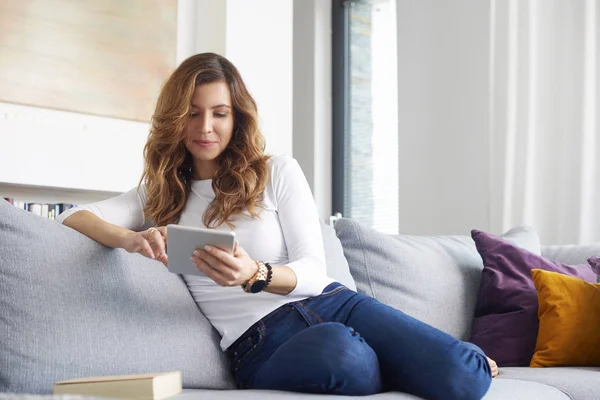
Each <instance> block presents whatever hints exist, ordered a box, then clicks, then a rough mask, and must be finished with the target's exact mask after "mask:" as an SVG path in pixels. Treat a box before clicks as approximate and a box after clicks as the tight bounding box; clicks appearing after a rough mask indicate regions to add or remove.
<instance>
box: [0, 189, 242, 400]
mask: <svg viewBox="0 0 600 400" xmlns="http://www.w3.org/2000/svg"><path fill="white" fill-rule="evenodd" d="M0 309H1V310H2V318H0V338H1V340H0V392H17V393H18V392H21V393H33V394H44V393H50V392H51V390H52V383H53V382H54V381H57V380H64V379H70V378H76V377H84V376H97V375H120V374H134V373H142V372H161V371H173V370H180V371H181V372H182V376H183V385H184V386H185V387H191V388H214V389H227V388H232V387H234V383H233V380H232V378H231V376H230V373H229V371H228V365H227V361H226V358H225V355H224V354H223V353H222V352H221V350H220V348H219V339H220V338H219V335H218V333H217V332H216V331H215V330H214V329H213V328H212V326H211V325H210V323H209V322H208V321H207V320H206V318H205V317H204V316H203V315H202V314H201V313H200V311H199V309H198V307H197V305H196V303H195V302H194V301H193V299H192V297H191V296H190V294H189V292H188V290H187V287H186V285H185V283H184V282H183V280H182V279H181V278H180V276H178V275H174V274H171V273H169V272H168V271H167V269H166V268H165V267H164V266H163V265H162V264H160V263H159V262H157V261H154V260H150V259H147V258H145V257H142V256H140V255H138V254H129V253H127V252H126V251H124V250H121V249H118V250H115V249H109V248H107V247H104V246H102V245H100V244H98V243H96V242H95V241H93V240H91V239H89V238H87V237H85V236H83V235H81V234H80V233H78V232H76V231H74V230H72V229H70V228H68V227H66V226H63V225H61V224H59V223H57V222H55V221H50V220H48V219H45V218H42V217H39V216H37V215H33V214H31V213H28V212H26V211H23V210H19V209H17V208H15V207H13V206H11V205H10V204H8V203H7V202H5V201H4V200H0Z"/></svg>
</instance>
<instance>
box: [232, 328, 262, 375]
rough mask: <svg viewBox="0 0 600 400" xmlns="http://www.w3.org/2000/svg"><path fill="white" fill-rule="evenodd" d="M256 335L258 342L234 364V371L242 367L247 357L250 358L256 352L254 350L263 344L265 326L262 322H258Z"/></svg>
mask: <svg viewBox="0 0 600 400" xmlns="http://www.w3.org/2000/svg"><path fill="white" fill-rule="evenodd" d="M258 334H259V338H258V341H257V342H256V344H255V345H254V346H252V347H251V348H250V349H249V350H248V351H247V352H246V354H244V355H243V356H242V357H241V358H240V359H239V360H238V361H237V362H236V363H235V364H236V365H235V367H236V370H238V369H240V366H241V365H242V363H243V362H245V361H247V358H248V357H249V356H251V355H252V354H254V353H255V352H256V350H258V348H260V347H261V346H262V345H263V343H264V342H265V324H264V323H263V322H262V321H259V325H258Z"/></svg>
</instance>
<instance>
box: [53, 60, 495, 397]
mask: <svg viewBox="0 0 600 400" xmlns="http://www.w3.org/2000/svg"><path fill="white" fill-rule="evenodd" d="M264 148H265V145H264V139H263V136H262V135H261V133H260V132H259V130H258V125H257V108H256V104H255V102H254V100H253V99H252V97H251V96H250V94H249V93H248V91H247V89H246V87H245V85H244V83H243V81H242V79H241V77H240V74H239V73H238V71H237V70H236V68H235V67H234V66H233V65H232V64H231V63H230V62H229V61H228V60H227V59H225V58H224V57H221V56H219V55H216V54H212V53H206V54H199V55H196V56H193V57H190V58H189V59H187V60H186V61H184V62H183V63H182V64H181V65H180V66H179V67H178V68H177V70H176V71H175V72H173V74H172V75H171V76H170V78H169V79H168V80H167V81H166V83H165V85H164V87H163V88H162V91H161V94H160V96H159V98H158V102H157V105H156V111H155V113H154V116H153V119H152V126H151V130H150V135H149V138H148V141H147V143H146V146H145V148H144V157H145V168H144V172H143V176H142V180H141V182H140V183H142V182H143V185H141V184H140V186H139V187H138V188H135V189H132V190H131V191H129V192H127V193H125V194H122V195H120V196H118V197H115V198H113V199H109V200H105V201H102V202H99V203H95V204H91V205H89V206H82V207H77V208H74V209H71V210H69V211H67V212H65V213H64V214H62V215H61V216H60V217H59V220H60V221H61V222H63V223H64V224H65V225H67V226H70V227H71V228H73V229H76V230H78V231H79V232H81V233H83V234H85V235H87V236H89V237H90V238H92V239H94V240H96V241H98V242H100V243H102V244H104V245H106V246H109V247H114V248H124V249H126V250H127V251H129V252H131V253H135V252H137V253H140V254H142V255H144V256H146V257H150V258H153V259H156V260H158V261H160V262H162V263H164V264H165V265H167V263H168V260H167V256H166V254H165V244H166V242H167V237H168V231H167V230H166V228H165V226H166V225H167V224H170V223H178V224H181V225H187V226H197V227H212V228H216V229H223V230H234V231H235V232H236V237H237V240H238V243H239V245H236V248H235V250H234V254H233V255H229V254H228V253H226V252H224V251H222V250H220V249H218V248H210V247H208V248H206V249H198V250H197V251H195V252H194V254H190V256H191V262H193V263H194V264H195V265H196V267H197V268H198V270H200V271H201V272H202V273H203V275H199V276H195V275H194V276H184V279H185V281H186V283H187V285H188V288H189V290H190V292H191V293H192V295H193V297H194V299H195V300H196V302H197V303H198V305H199V307H200V309H201V310H202V312H203V313H204V314H205V315H206V317H207V318H208V319H209V320H210V322H211V323H212V324H213V326H214V327H215V328H216V329H217V330H218V331H219V333H220V334H221V336H222V340H221V347H222V349H223V350H224V351H226V352H227V354H228V356H229V358H230V360H231V365H232V368H233V372H234V374H235V378H236V381H237V384H238V386H239V387H240V388H255V389H279V390H292V391H301V392H312V393H336V394H344V395H367V394H373V393H377V392H381V391H383V390H401V391H405V392H410V393H413V394H415V395H417V396H421V397H424V398H428V399H441V398H443V399H446V400H447V399H463V400H464V399H479V398H481V397H482V396H483V395H484V394H485V393H486V391H487V389H488V387H489V385H490V379H491V377H492V373H493V372H492V367H491V365H490V363H489V362H488V360H487V359H486V357H485V355H484V354H483V353H482V352H481V350H480V349H478V348H477V347H475V346H473V345H470V344H468V343H464V342H461V341H459V340H457V339H455V338H453V337H451V336H450V335H447V334H445V333H443V332H441V331H439V330H437V329H435V328H433V327H430V326H428V325H426V324H424V323H422V322H420V321H417V320H415V319H414V318H411V317H409V316H407V315H405V314H403V313H402V312H400V311H397V310H395V309H393V308H391V307H388V306H386V305H383V304H381V303H379V302H377V301H376V300H375V299H372V298H370V297H367V296H364V295H361V294H358V293H356V292H354V291H351V290H350V289H348V288H346V287H344V286H343V285H341V284H340V283H338V282H335V281H334V280H333V279H331V278H328V277H327V275H326V272H325V255H324V249H323V244H322V237H321V231H320V226H319V219H318V216H317V210H316V207H315V204H314V201H313V198H312V195H311V191H310V188H309V186H308V184H307V182H306V179H305V177H304V175H303V173H302V171H301V169H300V167H299V165H298V163H297V162H296V161H295V160H294V159H292V158H289V157H282V156H278V157H268V156H266V155H265V154H264ZM149 226H150V228H149V229H145V228H147V227H149Z"/></svg>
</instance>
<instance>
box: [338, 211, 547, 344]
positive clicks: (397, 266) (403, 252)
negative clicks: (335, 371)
mask: <svg viewBox="0 0 600 400" xmlns="http://www.w3.org/2000/svg"><path fill="white" fill-rule="evenodd" d="M335 230H336V233H337V236H338V238H339V239H340V241H341V243H342V246H343V248H344V254H345V256H346V259H347V261H348V264H349V266H350V272H351V273H352V276H353V277H354V279H355V281H356V285H357V288H358V291H359V292H361V293H364V294H367V295H369V296H371V297H374V298H376V299H378V300H379V301H381V302H383V303H385V304H388V305H390V306H392V307H395V308H397V309H398V310H400V311H402V312H404V313H406V314H408V315H410V316H412V317H415V318H417V319H419V320H421V321H423V322H426V323H428V324H430V325H433V326H434V327H436V328H438V329H440V330H442V331H444V332H447V333H449V334H451V335H453V336H454V337H456V338H459V339H461V340H469V339H470V337H471V326H472V322H473V312H474V309H475V303H476V301H477V296H478V293H479V284H480V281H481V270H482V269H483V262H482V260H481V257H480V256H479V253H478V252H477V249H476V247H475V243H474V242H473V240H472V239H471V238H470V237H469V236H460V235H448V236H412V235H396V236H392V235H387V234H384V233H380V232H377V231H375V230H373V229H369V228H367V227H365V226H362V225H361V224H360V223H358V222H357V221H355V220H352V219H345V218H342V219H339V220H338V221H337V222H336V224H335ZM503 237H504V238H505V239H507V240H510V241H512V242H513V243H515V244H517V245H519V246H521V247H524V248H527V249H528V250H529V251H532V252H534V253H537V254H539V253H540V245H539V238H538V236H537V234H535V232H534V231H533V230H532V229H530V228H526V227H521V228H515V229H513V230H510V231H508V232H507V233H505V234H504V235H503Z"/></svg>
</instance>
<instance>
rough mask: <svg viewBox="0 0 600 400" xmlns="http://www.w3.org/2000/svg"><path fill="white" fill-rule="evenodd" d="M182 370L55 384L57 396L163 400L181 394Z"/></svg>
mask: <svg viewBox="0 0 600 400" xmlns="http://www.w3.org/2000/svg"><path fill="white" fill-rule="evenodd" d="M181 390H182V385H181V371H171V372H157V373H150V374H134V375H118V376H93V377H88V378H77V379H69V380H66V381H59V382H55V383H54V387H53V394H54V395H82V396H99V397H113V398H119V399H151V400H160V399H166V398H167V397H171V396H175V395H177V394H179V393H181Z"/></svg>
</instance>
